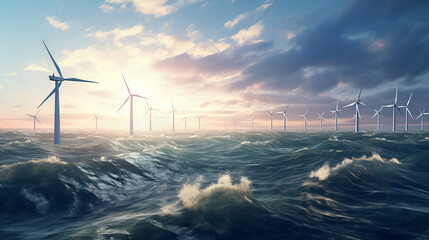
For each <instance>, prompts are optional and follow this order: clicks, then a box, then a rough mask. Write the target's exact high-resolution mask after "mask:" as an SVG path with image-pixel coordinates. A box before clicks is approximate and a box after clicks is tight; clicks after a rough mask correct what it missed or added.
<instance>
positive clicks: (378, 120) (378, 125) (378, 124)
mask: <svg viewBox="0 0 429 240" xmlns="http://www.w3.org/2000/svg"><path fill="white" fill-rule="evenodd" d="M382 109H383V107H381V108H380V110H378V111H377V110H376V109H374V111H375V114H374V116H372V118H374V117H375V116H377V131H380V117H381V113H380V112H381V110H382Z"/></svg>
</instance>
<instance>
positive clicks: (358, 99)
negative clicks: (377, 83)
mask: <svg viewBox="0 0 429 240" xmlns="http://www.w3.org/2000/svg"><path fill="white" fill-rule="evenodd" d="M361 93H362V88H360V91H359V96H358V98H357V101H360V94H361Z"/></svg>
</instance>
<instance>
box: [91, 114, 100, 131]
mask: <svg viewBox="0 0 429 240" xmlns="http://www.w3.org/2000/svg"><path fill="white" fill-rule="evenodd" d="M99 118H100V117H99V116H97V115H95V113H94V117H93V118H92V121H94V120H95V131H97V130H98V119H99ZM100 119H101V118H100Z"/></svg>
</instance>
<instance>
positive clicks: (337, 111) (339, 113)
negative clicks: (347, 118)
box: [337, 111, 343, 119]
mask: <svg viewBox="0 0 429 240" xmlns="http://www.w3.org/2000/svg"><path fill="white" fill-rule="evenodd" d="M337 114H338V117H340V119H343V118H341V115H340V113H339V112H338V111H337Z"/></svg>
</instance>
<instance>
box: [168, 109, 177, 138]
mask: <svg viewBox="0 0 429 240" xmlns="http://www.w3.org/2000/svg"><path fill="white" fill-rule="evenodd" d="M171 108H172V110H171V112H169V113H167V114H170V113H172V114H173V132H174V131H175V129H174V113H175V112H176V111H177V109H175V108H174V105H173V102H171Z"/></svg>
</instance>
